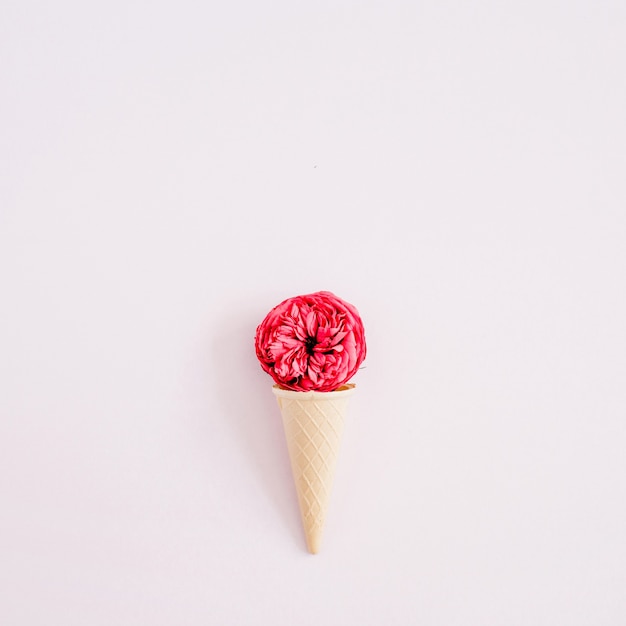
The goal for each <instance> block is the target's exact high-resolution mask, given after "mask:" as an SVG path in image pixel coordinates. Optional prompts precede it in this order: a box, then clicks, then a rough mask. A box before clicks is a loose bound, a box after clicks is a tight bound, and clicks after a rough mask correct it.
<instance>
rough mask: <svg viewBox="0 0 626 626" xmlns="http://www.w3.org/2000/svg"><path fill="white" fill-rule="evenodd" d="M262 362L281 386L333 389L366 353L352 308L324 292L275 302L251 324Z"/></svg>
mask: <svg viewBox="0 0 626 626" xmlns="http://www.w3.org/2000/svg"><path fill="white" fill-rule="evenodd" d="M255 347H256V354H257V357H258V359H259V361H260V362H261V367H262V368H263V369H264V370H265V371H266V372H267V373H268V374H269V375H270V376H271V377H272V378H273V379H274V380H275V381H276V383H277V384H279V385H280V386H281V387H284V388H285V389H293V390H294V391H334V390H335V389H337V388H339V387H341V385H343V384H345V383H346V382H348V380H350V378H352V376H354V374H355V372H356V371H357V369H358V368H359V365H361V363H362V362H363V359H364V358H365V353H366V347H365V331H364V329H363V322H362V321H361V318H360V317H359V314H358V312H357V310H356V309H355V308H354V307H353V306H352V305H351V304H348V303H347V302H345V301H343V300H341V298H338V297H337V296H335V295H334V294H332V293H330V292H329V291H318V292H317V293H312V294H309V295H306V296H296V297H295V298H289V299H288V300H285V301H284V302H281V303H280V304H279V305H278V306H276V307H274V308H273V309H272V310H271V311H270V312H269V313H268V315H267V317H266V318H265V319H264V320H263V322H262V323H261V324H260V325H259V327H258V328H257V329H256V337H255Z"/></svg>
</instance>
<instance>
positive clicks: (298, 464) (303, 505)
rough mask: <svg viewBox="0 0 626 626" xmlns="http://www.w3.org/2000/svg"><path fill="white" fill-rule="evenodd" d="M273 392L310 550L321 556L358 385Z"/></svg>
mask: <svg viewBox="0 0 626 626" xmlns="http://www.w3.org/2000/svg"><path fill="white" fill-rule="evenodd" d="M273 391H274V394H276V397H277V400H278V405H279V406H280V410H281V413H282V416H283V426H284V428H285V437H286V439H287V447H288V449H289V457H290V458H291V469H292V471H293V479H294V482H295V485H296V491H297V493H298V503H299V504H300V513H301V514H302V524H303V526H304V533H305V536H306V543H307V547H308V549H309V552H310V553H311V554H317V552H318V551H319V546H320V541H321V538H322V532H323V530H324V521H325V519H326V511H327V508H328V501H329V496H330V492H331V489H332V484H333V479H334V476H335V464H336V461H337V455H338V453H339V446H340V444H341V436H342V433H343V426H344V419H345V415H346V411H347V408H348V401H349V398H350V396H351V395H352V394H353V393H354V392H355V386H354V385H344V386H343V387H340V388H339V389H338V390H337V391H330V392H319V391H290V390H287V389H282V388H281V387H278V386H277V385H275V386H274V388H273Z"/></svg>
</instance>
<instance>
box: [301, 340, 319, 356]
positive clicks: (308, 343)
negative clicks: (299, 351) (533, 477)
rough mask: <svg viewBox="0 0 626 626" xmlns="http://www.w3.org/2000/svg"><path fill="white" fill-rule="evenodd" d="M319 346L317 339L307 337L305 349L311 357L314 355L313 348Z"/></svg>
mask: <svg viewBox="0 0 626 626" xmlns="http://www.w3.org/2000/svg"><path fill="white" fill-rule="evenodd" d="M316 345H317V340H316V339H315V337H307V338H306V339H305V340H304V347H305V349H306V353H307V354H308V355H310V356H312V355H313V348H315V346H316Z"/></svg>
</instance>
